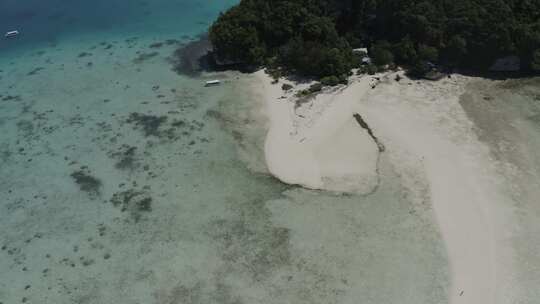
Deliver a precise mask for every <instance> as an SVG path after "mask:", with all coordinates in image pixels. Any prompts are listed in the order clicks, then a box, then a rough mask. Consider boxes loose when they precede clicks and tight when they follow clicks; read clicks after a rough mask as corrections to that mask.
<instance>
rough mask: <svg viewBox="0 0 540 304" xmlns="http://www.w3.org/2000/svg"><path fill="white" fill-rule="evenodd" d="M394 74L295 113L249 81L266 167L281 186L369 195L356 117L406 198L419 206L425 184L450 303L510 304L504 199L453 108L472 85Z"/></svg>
mask: <svg viewBox="0 0 540 304" xmlns="http://www.w3.org/2000/svg"><path fill="white" fill-rule="evenodd" d="M398 73H399V74H400V76H401V77H403V78H402V79H401V81H399V82H398V81H396V80H395V76H396V74H395V73H389V74H386V75H376V76H364V77H358V76H354V77H353V79H352V83H351V84H350V85H348V86H347V87H346V88H341V89H339V90H338V91H334V92H323V93H322V94H320V95H318V96H317V97H316V98H315V99H314V100H311V101H309V102H306V103H303V104H302V105H300V106H298V107H297V106H295V102H294V100H295V97H294V96H293V94H294V92H291V93H287V94H285V93H283V91H282V90H281V84H282V82H281V81H280V83H278V84H272V83H271V79H269V77H268V76H266V75H265V74H264V73H263V72H258V73H256V77H257V78H258V79H259V80H260V82H261V83H262V84H263V85H262V86H263V87H264V90H265V96H266V97H267V98H266V100H267V109H268V115H269V118H270V122H271V124H270V129H269V132H268V135H267V139H266V146H265V152H266V160H267V164H268V168H269V170H270V172H271V173H272V174H274V175H275V176H276V177H278V178H279V179H281V180H282V181H284V182H286V183H292V184H300V185H303V186H305V187H308V188H316V189H326V190H334V191H345V192H347V191H354V192H359V193H368V192H369V191H371V190H373V187H375V186H376V183H377V164H378V154H379V151H378V150H377V145H376V143H375V142H374V140H373V139H372V138H371V137H370V136H369V135H368V133H367V131H366V130H364V129H362V128H361V127H360V126H359V124H357V122H356V121H354V120H353V115H354V114H356V113H358V114H360V115H361V116H362V117H363V119H364V120H365V122H366V123H367V124H368V125H369V126H370V128H371V129H372V131H373V133H374V135H375V136H377V137H378V139H379V140H380V142H381V143H382V144H383V145H384V146H385V151H384V152H382V153H386V154H387V155H388V158H389V159H390V161H391V162H392V165H393V166H394V167H395V168H397V170H398V171H399V172H400V174H401V175H402V176H403V177H404V179H403V180H404V183H405V184H406V187H407V188H409V189H410V190H411V192H412V193H416V194H417V195H418V196H419V197H420V196H421V195H422V193H421V191H422V189H421V187H419V184H421V183H420V182H419V180H421V179H425V180H427V183H428V185H429V198H430V201H427V202H424V203H425V204H430V205H432V208H433V211H434V216H435V218H436V220H437V223H438V225H439V229H440V234H441V236H442V238H443V240H444V242H445V244H446V248H447V254H448V258H449V263H450V268H451V269H450V271H451V282H452V283H451V287H450V289H449V290H448V292H449V295H448V296H449V299H450V303H452V304H454V303H475V304H478V303H510V302H508V300H509V299H512V298H513V297H512V290H510V289H509V288H501V287H503V286H504V287H509V286H512V268H511V258H512V250H511V247H510V245H509V244H508V242H505V239H504V238H505V237H507V236H508V235H509V234H510V229H507V228H505V227H506V226H505V222H506V221H507V220H508V216H509V214H510V212H509V211H508V210H506V209H505V207H504V205H505V203H506V202H508V201H509V197H508V196H507V195H505V192H504V190H505V187H504V185H503V178H502V177H501V176H499V175H498V173H497V171H496V162H495V161H494V160H493V159H492V157H491V156H490V154H489V149H488V147H487V146H486V145H485V144H483V143H481V142H480V141H479V140H478V138H477V136H476V135H475V133H474V131H473V128H474V125H473V123H472V122H471V121H470V120H469V119H468V118H467V116H466V114H465V111H464V110H463V109H462V108H461V105H460V104H459V98H460V95H461V94H462V93H463V91H464V88H465V85H466V84H467V83H468V82H470V81H471V79H470V78H467V77H464V76H452V78H451V79H445V80H442V81H440V82H425V81H412V80H410V79H408V78H406V77H404V76H403V73H402V72H398ZM303 88H305V85H299V86H297V87H296V88H295V89H294V90H293V91H297V90H300V89H303ZM282 95H284V96H285V97H281V96H282ZM508 205H510V204H508Z"/></svg>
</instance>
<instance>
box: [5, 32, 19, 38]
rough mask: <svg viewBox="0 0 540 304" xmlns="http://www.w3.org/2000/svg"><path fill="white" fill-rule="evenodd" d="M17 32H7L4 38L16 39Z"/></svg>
mask: <svg viewBox="0 0 540 304" xmlns="http://www.w3.org/2000/svg"><path fill="white" fill-rule="evenodd" d="M19 34H20V33H19V31H17V30H15V31H9V32H7V33H6V34H5V35H4V37H6V38H13V37H16V36H19Z"/></svg>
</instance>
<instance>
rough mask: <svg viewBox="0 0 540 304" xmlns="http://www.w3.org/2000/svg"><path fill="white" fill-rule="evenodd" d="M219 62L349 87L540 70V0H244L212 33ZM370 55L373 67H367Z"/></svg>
mask: <svg viewBox="0 0 540 304" xmlns="http://www.w3.org/2000/svg"><path fill="white" fill-rule="evenodd" d="M210 39H211V42H212V44H213V46H214V52H215V55H216V57H217V58H218V59H219V60H220V61H222V62H229V63H242V64H247V65H252V66H266V67H267V68H270V69H271V70H272V71H273V72H274V73H278V74H280V73H295V74H300V75H306V76H313V77H317V78H320V79H321V80H323V83H324V84H335V83H338V82H346V79H347V77H348V75H350V73H351V70H352V69H354V68H362V69H361V71H362V72H371V73H373V72H376V71H380V70H381V68H382V67H385V66H386V67H389V66H390V67H392V66H394V65H400V66H403V67H405V68H406V69H407V70H408V71H409V74H410V75H413V76H422V75H424V74H426V73H427V72H429V71H430V70H431V69H432V68H433V67H434V66H435V65H437V66H440V67H444V68H445V69H451V68H465V69H467V70H474V71H488V70H494V71H522V72H538V71H540V2H538V1H517V0H510V1H503V0H429V1H428V0H423V1H413V0H397V1H390V0H359V1H340V0H280V1H266V0H243V1H241V2H240V3H239V4H238V5H237V6H234V7H232V8H231V9H229V10H228V11H227V12H225V13H224V14H221V16H220V17H219V18H218V19H217V21H216V22H215V23H214V24H213V25H212V26H211V28H210ZM362 49H364V50H368V51H369V56H370V60H369V63H370V64H369V65H367V66H366V65H364V66H362V64H363V63H364V64H365V63H366V61H365V60H364V61H362V58H363V56H365V55H367V54H365V53H362V52H355V51H354V50H362Z"/></svg>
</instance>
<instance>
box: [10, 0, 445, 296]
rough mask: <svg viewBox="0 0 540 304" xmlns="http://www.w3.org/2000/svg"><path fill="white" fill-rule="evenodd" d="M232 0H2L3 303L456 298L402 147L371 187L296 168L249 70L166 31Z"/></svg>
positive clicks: (207, 17)
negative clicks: (271, 156)
mask: <svg viewBox="0 0 540 304" xmlns="http://www.w3.org/2000/svg"><path fill="white" fill-rule="evenodd" d="M232 3H233V1H231V2H229V3H227V2H217V1H207V2H196V1H152V2H148V3H147V4H145V3H144V2H135V3H134V2H128V1H112V2H106V1H97V2H93V3H89V2H83V1H71V2H68V1H56V2H55V1H39V2H38V1H27V2H24V3H20V1H4V2H2V3H1V4H0V5H1V6H2V7H1V9H0V15H1V16H2V18H0V20H2V21H0V22H2V27H11V26H12V25H13V24H14V23H17V24H18V25H17V27H18V28H20V29H22V30H23V35H22V36H21V37H20V39H16V40H2V42H1V43H2V44H1V45H2V46H1V48H2V49H1V50H0V70H1V71H2V72H0V128H1V130H2V134H1V135H0V170H1V172H2V174H1V176H0V195H1V196H2V200H1V201H0V230H1V231H2V235H1V238H0V246H1V248H2V249H1V251H0V278H1V279H0V302H2V303H19V302H28V303H32V302H40V303H286V302H289V303H310V304H311V303H358V302H362V303H398V302H399V303H438V302H442V303H444V302H445V298H446V287H447V284H448V279H447V274H446V272H447V265H446V261H445V255H444V247H443V245H442V243H441V241H440V239H439V236H438V234H437V229H436V227H435V225H434V223H433V221H432V215H431V210H430V208H429V205H427V204H425V201H427V200H428V199H429V198H427V197H421V198H416V199H414V198H412V196H413V195H412V194H411V193H409V192H408V191H407V190H406V189H404V188H403V187H402V186H401V180H400V177H399V175H398V174H397V173H396V172H394V171H393V168H392V167H391V166H390V165H388V162H386V161H383V162H382V163H383V165H382V167H381V172H382V174H383V176H382V185H381V187H380V189H379V191H378V192H377V193H375V194H374V195H372V196H369V197H358V196H342V195H333V194H328V193H321V192H316V191H306V190H302V189H298V188H295V187H290V186H286V185H283V184H281V183H279V182H277V181H276V180H275V179H273V178H271V177H270V176H268V175H267V174H265V173H264V164H263V163H261V160H262V159H263V157H261V155H260V152H261V147H260V145H261V142H262V139H263V138H264V135H265V134H264V128H263V124H259V123H258V122H257V117H251V116H250V115H251V114H250V113H251V112H252V110H253V107H254V106H256V105H257V103H256V102H255V99H256V97H255V95H254V92H251V91H250V90H249V88H248V87H247V86H246V85H245V84H246V83H249V82H250V81H252V80H251V79H249V77H248V76H245V75H236V74H233V73H228V74H220V75H203V76H201V77H199V78H188V77H184V76H180V75H177V74H175V73H174V72H172V71H171V65H170V63H169V61H168V57H169V56H170V55H171V54H172V53H173V51H174V49H175V48H176V47H177V46H178V45H177V44H171V45H168V44H167V43H164V44H163V45H161V46H159V47H156V46H153V47H152V45H153V44H156V43H161V42H164V41H165V40H167V39H177V40H179V41H180V43H182V42H185V41H187V40H188V39H189V38H190V37H193V36H196V35H197V34H199V33H201V32H202V31H203V30H204V29H205V28H206V27H207V24H209V23H210V22H211V20H212V19H213V18H215V16H216V15H217V14H218V13H219V11H220V10H221V9H223V8H224V7H226V6H227V5H230V4H232ZM149 12H150V13H149ZM186 36H188V37H186ZM208 78H220V79H223V80H225V83H224V85H223V86H220V87H214V88H211V89H207V88H204V87H203V86H202V83H203V82H204V80H205V79H208ZM239 151H240V152H242V153H239ZM239 155H240V156H243V157H240V156H239ZM246 155H247V156H249V157H250V158H252V159H251V160H250V161H247V160H246V157H245V156H246ZM252 168H256V169H257V170H251V169H252ZM261 168H262V169H261ZM426 193H428V191H427V190H426ZM426 195H427V194H426Z"/></svg>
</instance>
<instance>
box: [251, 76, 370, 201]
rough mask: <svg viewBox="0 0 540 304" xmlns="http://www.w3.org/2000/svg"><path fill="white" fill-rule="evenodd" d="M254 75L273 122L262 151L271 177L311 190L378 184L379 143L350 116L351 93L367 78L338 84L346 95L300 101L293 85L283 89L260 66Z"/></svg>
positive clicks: (357, 189)
mask: <svg viewBox="0 0 540 304" xmlns="http://www.w3.org/2000/svg"><path fill="white" fill-rule="evenodd" d="M256 76H257V77H258V78H259V79H260V80H261V83H262V87H263V89H264V90H265V92H266V95H265V96H266V98H267V100H268V102H267V107H268V112H269V113H270V120H271V122H270V129H269V132H268V136H267V138H266V142H265V152H266V153H265V154H266V162H267V165H268V169H269V171H270V172H271V173H272V174H273V175H274V176H276V177H277V178H279V179H280V180H282V181H283V182H285V183H289V184H298V185H302V186H304V187H307V188H310V189H324V190H330V191H339V192H356V193H369V192H371V191H373V189H374V188H375V187H376V186H377V183H378V177H377V162H378V157H379V150H378V146H377V144H376V143H375V141H374V140H373V139H372V138H371V137H370V135H369V134H368V132H367V130H365V129H363V128H362V126H360V124H358V122H357V121H356V119H355V118H354V116H353V115H354V114H355V112H354V106H355V98H354V96H357V94H358V93H359V92H362V91H365V90H367V88H368V86H369V84H368V83H362V84H360V85H358V86H353V87H350V88H344V89H343V88H342V89H341V90H340V93H339V96H343V97H344V98H339V99H337V98H335V96H336V94H335V92H324V93H322V94H319V95H317V96H316V97H313V98H312V99H308V100H306V101H304V102H302V103H301V104H298V103H295V102H294V101H295V100H296V97H295V96H294V95H295V92H297V91H296V90H291V91H289V92H284V91H283V90H282V88H281V86H280V85H275V84H272V83H271V79H269V78H268V77H266V76H265V74H264V72H262V71H260V72H257V73H256ZM305 86H306V85H303V86H300V87H305ZM338 103H339V104H338ZM355 164H356V165H355Z"/></svg>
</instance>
